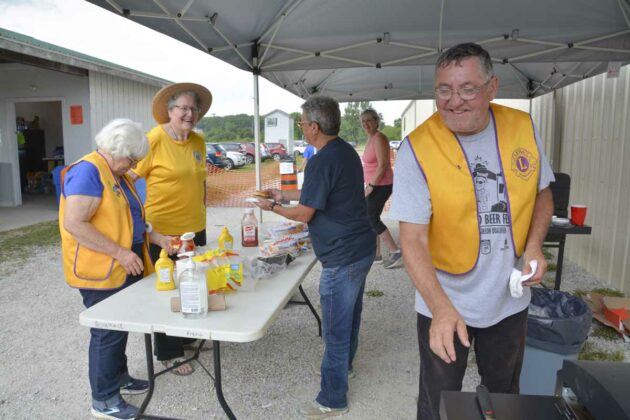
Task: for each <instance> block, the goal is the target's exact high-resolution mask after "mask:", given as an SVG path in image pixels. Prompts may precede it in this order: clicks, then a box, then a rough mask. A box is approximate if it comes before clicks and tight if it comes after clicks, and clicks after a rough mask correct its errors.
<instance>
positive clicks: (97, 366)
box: [79, 244, 143, 409]
mask: <svg viewBox="0 0 630 420" xmlns="http://www.w3.org/2000/svg"><path fill="white" fill-rule="evenodd" d="M133 251H134V252H135V253H136V254H138V253H140V255H142V244H140V246H136V245H134V246H133ZM142 277H143V275H142V274H140V275H138V276H131V275H128V276H127V281H126V282H125V284H124V285H123V286H122V287H120V288H118V289H114V290H90V289H80V290H79V291H80V292H81V296H82V297H83V304H84V305H85V307H86V308H90V307H92V306H94V305H96V304H97V303H99V302H101V301H103V300H105V299H107V298H108V297H110V296H112V295H114V294H116V293H118V292H119V291H121V290H122V289H124V288H126V287H129V286H131V285H132V284H134V283H135V282H137V281H138V280H140V279H142ZM127 336H128V333H127V331H114V330H104V329H100V328H91V329H90V349H89V352H88V358H89V362H88V363H89V376H90V387H91V388H92V405H93V406H94V407H95V408H99V409H104V408H107V407H112V406H116V405H118V404H119V403H120V402H121V400H122V398H121V396H120V385H121V384H125V383H127V382H128V381H129V373H128V371H127V356H126V355H125V349H126V348H127Z"/></svg>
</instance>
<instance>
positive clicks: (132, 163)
mask: <svg viewBox="0 0 630 420" xmlns="http://www.w3.org/2000/svg"><path fill="white" fill-rule="evenodd" d="M126 159H127V160H128V161H129V166H130V167H132V168H133V167H134V166H136V165H137V164H138V162H140V159H132V158H130V157H128V158H126Z"/></svg>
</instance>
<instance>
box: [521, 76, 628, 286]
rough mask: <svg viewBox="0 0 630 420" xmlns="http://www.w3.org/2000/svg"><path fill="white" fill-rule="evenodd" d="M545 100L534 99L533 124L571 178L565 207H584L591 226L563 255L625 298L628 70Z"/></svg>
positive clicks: (570, 239)
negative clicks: (534, 123)
mask: <svg viewBox="0 0 630 420" xmlns="http://www.w3.org/2000/svg"><path fill="white" fill-rule="evenodd" d="M547 96H550V98H551V99H550V98H548V97H542V98H537V99H535V100H534V104H533V105H534V106H533V109H534V115H535V121H536V122H537V124H538V125H539V126H540V127H542V131H543V132H544V133H545V134H544V135H543V137H544V136H548V137H549V136H551V137H555V140H556V143H555V145H554V146H553V149H554V150H553V153H555V155H554V157H555V162H554V169H556V170H559V171H560V172H566V173H568V174H570V175H571V198H570V202H571V203H574V204H586V205H588V214H587V216H586V223H587V224H589V225H591V226H592V227H593V233H592V235H591V236H572V237H568V238H567V246H566V253H565V255H566V256H567V257H568V258H569V259H570V260H572V261H574V262H576V263H578V264H579V265H580V266H581V267H583V268H584V269H586V270H587V271H589V272H590V273H592V274H594V275H596V276H597V277H599V278H600V279H602V280H604V281H605V282H607V283H608V285H609V286H610V287H614V288H617V289H620V290H622V291H624V292H625V293H630V267H629V265H630V223H629V221H630V122H629V120H630V66H625V67H622V69H621V72H620V76H619V78H616V79H607V78H606V75H599V76H596V77H593V78H589V79H586V80H584V81H582V82H579V83H575V84H573V85H570V86H567V87H565V88H563V89H561V90H558V91H557V92H556V93H555V98H554V97H553V95H547ZM553 103H555V117H554V116H553V115H552V114H551V113H550V111H549V108H553ZM551 126H553V128H551ZM554 133H555V134H554ZM548 140H549V139H548V138H547V139H545V141H548ZM567 281H570V280H568V279H567Z"/></svg>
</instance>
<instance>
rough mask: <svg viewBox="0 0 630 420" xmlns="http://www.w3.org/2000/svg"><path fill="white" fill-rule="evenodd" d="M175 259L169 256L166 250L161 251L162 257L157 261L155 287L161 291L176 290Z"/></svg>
mask: <svg viewBox="0 0 630 420" xmlns="http://www.w3.org/2000/svg"><path fill="white" fill-rule="evenodd" d="M174 266H175V264H173V260H171V259H170V258H169V257H168V254H167V253H166V251H165V250H161V251H160V258H158V260H157V261H156V262H155V274H156V276H157V280H156V281H155V288H156V289H157V290H160V291H164V290H174V289H175V282H174V281H173V268H174Z"/></svg>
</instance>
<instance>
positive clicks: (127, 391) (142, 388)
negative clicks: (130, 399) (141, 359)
mask: <svg viewBox="0 0 630 420" xmlns="http://www.w3.org/2000/svg"><path fill="white" fill-rule="evenodd" d="M148 390H149V381H145V380H143V379H136V378H131V377H130V378H129V381H128V382H127V383H126V384H124V385H121V386H120V394H121V395H138V394H144V393H145V392H147V391H148Z"/></svg>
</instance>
